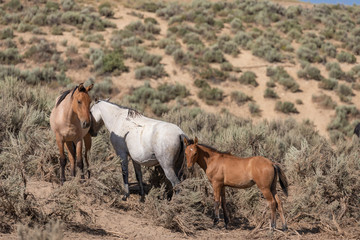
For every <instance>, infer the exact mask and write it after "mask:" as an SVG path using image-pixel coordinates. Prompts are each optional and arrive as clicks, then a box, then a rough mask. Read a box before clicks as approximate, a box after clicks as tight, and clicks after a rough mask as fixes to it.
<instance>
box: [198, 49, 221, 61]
mask: <svg viewBox="0 0 360 240" xmlns="http://www.w3.org/2000/svg"><path fill="white" fill-rule="evenodd" d="M203 59H204V61H205V62H208V63H222V62H225V58H224V55H223V54H222V52H221V51H220V50H219V49H217V48H207V49H206V50H205V52H204V54H203Z"/></svg>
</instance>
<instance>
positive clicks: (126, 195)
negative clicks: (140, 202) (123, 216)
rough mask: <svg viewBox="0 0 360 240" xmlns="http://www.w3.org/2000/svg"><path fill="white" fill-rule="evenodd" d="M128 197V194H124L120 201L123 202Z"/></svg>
mask: <svg viewBox="0 0 360 240" xmlns="http://www.w3.org/2000/svg"><path fill="white" fill-rule="evenodd" d="M129 196H130V194H124V196H123V197H122V200H123V201H126V200H127V199H128V197H129Z"/></svg>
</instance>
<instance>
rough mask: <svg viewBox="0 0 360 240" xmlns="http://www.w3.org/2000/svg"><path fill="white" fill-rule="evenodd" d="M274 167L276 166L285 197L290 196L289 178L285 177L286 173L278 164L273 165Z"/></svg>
mask: <svg viewBox="0 0 360 240" xmlns="http://www.w3.org/2000/svg"><path fill="white" fill-rule="evenodd" d="M273 166H274V169H275V171H276V172H277V174H278V175H279V182H280V186H281V189H282V190H283V191H284V193H285V195H286V196H288V187H289V184H288V181H287V178H286V176H285V173H284V171H283V170H281V168H280V166H279V165H278V164H273Z"/></svg>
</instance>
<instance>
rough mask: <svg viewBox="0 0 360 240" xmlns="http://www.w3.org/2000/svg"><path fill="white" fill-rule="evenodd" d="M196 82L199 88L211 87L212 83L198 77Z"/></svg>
mask: <svg viewBox="0 0 360 240" xmlns="http://www.w3.org/2000/svg"><path fill="white" fill-rule="evenodd" d="M194 84H195V86H196V87H198V88H210V85H209V84H208V83H207V82H206V80H204V79H196V80H195V81H194Z"/></svg>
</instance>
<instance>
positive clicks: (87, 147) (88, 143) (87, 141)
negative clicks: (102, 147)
mask: <svg viewBox="0 0 360 240" xmlns="http://www.w3.org/2000/svg"><path fill="white" fill-rule="evenodd" d="M84 145H85V163H86V169H87V175H88V178H90V170H89V167H90V166H89V160H88V152H89V151H90V148H91V136H90V134H89V133H88V134H86V135H85V137H84Z"/></svg>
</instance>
